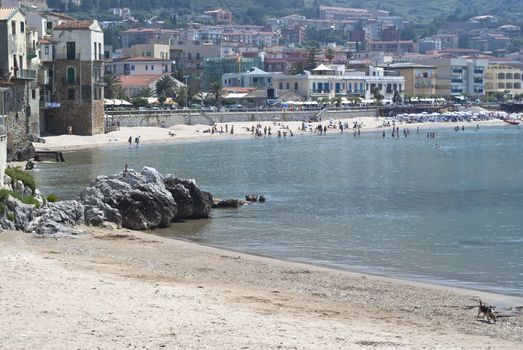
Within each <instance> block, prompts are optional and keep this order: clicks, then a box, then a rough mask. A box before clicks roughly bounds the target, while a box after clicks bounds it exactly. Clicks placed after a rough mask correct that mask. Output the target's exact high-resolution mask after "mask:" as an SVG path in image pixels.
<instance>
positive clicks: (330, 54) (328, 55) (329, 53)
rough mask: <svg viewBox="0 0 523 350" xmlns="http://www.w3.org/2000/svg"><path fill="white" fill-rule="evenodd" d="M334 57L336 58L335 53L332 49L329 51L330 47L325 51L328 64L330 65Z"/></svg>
mask: <svg viewBox="0 0 523 350" xmlns="http://www.w3.org/2000/svg"><path fill="white" fill-rule="evenodd" d="M334 57H336V53H335V52H334V50H333V49H331V48H330V47H329V48H328V49H327V50H325V58H326V59H328V60H329V64H331V63H332V60H333V59H334Z"/></svg>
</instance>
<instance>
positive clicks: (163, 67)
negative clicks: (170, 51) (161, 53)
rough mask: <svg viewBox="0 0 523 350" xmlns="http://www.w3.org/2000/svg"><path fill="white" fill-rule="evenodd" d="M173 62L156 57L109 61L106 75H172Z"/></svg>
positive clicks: (106, 66)
mask: <svg viewBox="0 0 523 350" xmlns="http://www.w3.org/2000/svg"><path fill="white" fill-rule="evenodd" d="M171 67H172V60H166V59H159V58H154V57H143V56H138V57H127V58H119V59H114V60H112V61H108V62H107V63H106V65H105V73H106V74H114V75H156V74H165V73H171Z"/></svg>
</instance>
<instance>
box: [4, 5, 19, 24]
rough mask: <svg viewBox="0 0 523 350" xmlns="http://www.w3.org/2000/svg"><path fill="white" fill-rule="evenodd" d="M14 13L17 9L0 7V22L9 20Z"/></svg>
mask: <svg viewBox="0 0 523 350" xmlns="http://www.w3.org/2000/svg"><path fill="white" fill-rule="evenodd" d="M16 11H18V9H17V8H14V7H0V21H5V20H7V19H10V18H11V17H13V16H14V14H15V13H16Z"/></svg>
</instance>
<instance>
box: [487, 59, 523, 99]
mask: <svg viewBox="0 0 523 350" xmlns="http://www.w3.org/2000/svg"><path fill="white" fill-rule="evenodd" d="M522 85H523V70H522V69H521V68H518V67H516V66H512V65H509V64H500V63H493V64H489V65H488V66H487V70H486V73H485V94H486V95H487V96H492V95H493V94H495V93H496V92H507V94H509V95H512V96H515V95H520V94H523V88H522Z"/></svg>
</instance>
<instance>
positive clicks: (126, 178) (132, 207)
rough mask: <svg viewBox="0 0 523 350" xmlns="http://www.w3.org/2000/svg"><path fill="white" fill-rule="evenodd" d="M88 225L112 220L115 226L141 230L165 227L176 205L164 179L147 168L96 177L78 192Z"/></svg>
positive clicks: (153, 170) (175, 211) (171, 218)
mask: <svg viewBox="0 0 523 350" xmlns="http://www.w3.org/2000/svg"><path fill="white" fill-rule="evenodd" d="M80 202H81V203H82V204H84V206H85V212H84V215H85V222H86V224H87V225H93V226H100V225H102V224H103V223H105V222H112V223H115V224H116V225H117V227H121V226H123V227H126V228H130V229H134V230H143V229H148V228H155V227H166V226H168V225H169V223H170V222H171V221H172V220H173V218H174V217H175V215H176V213H177V205H176V202H175V201H174V199H173V196H172V194H171V192H169V191H168V190H167V189H166V187H165V185H164V182H163V176H162V175H161V174H160V173H159V172H158V171H156V169H153V168H150V167H144V168H143V169H142V171H140V172H136V171H134V170H131V169H129V170H127V171H123V172H121V173H119V174H116V175H113V176H98V177H97V178H96V180H95V181H93V182H92V183H91V184H90V185H89V187H87V188H86V189H84V190H83V191H82V193H81V194H80Z"/></svg>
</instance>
